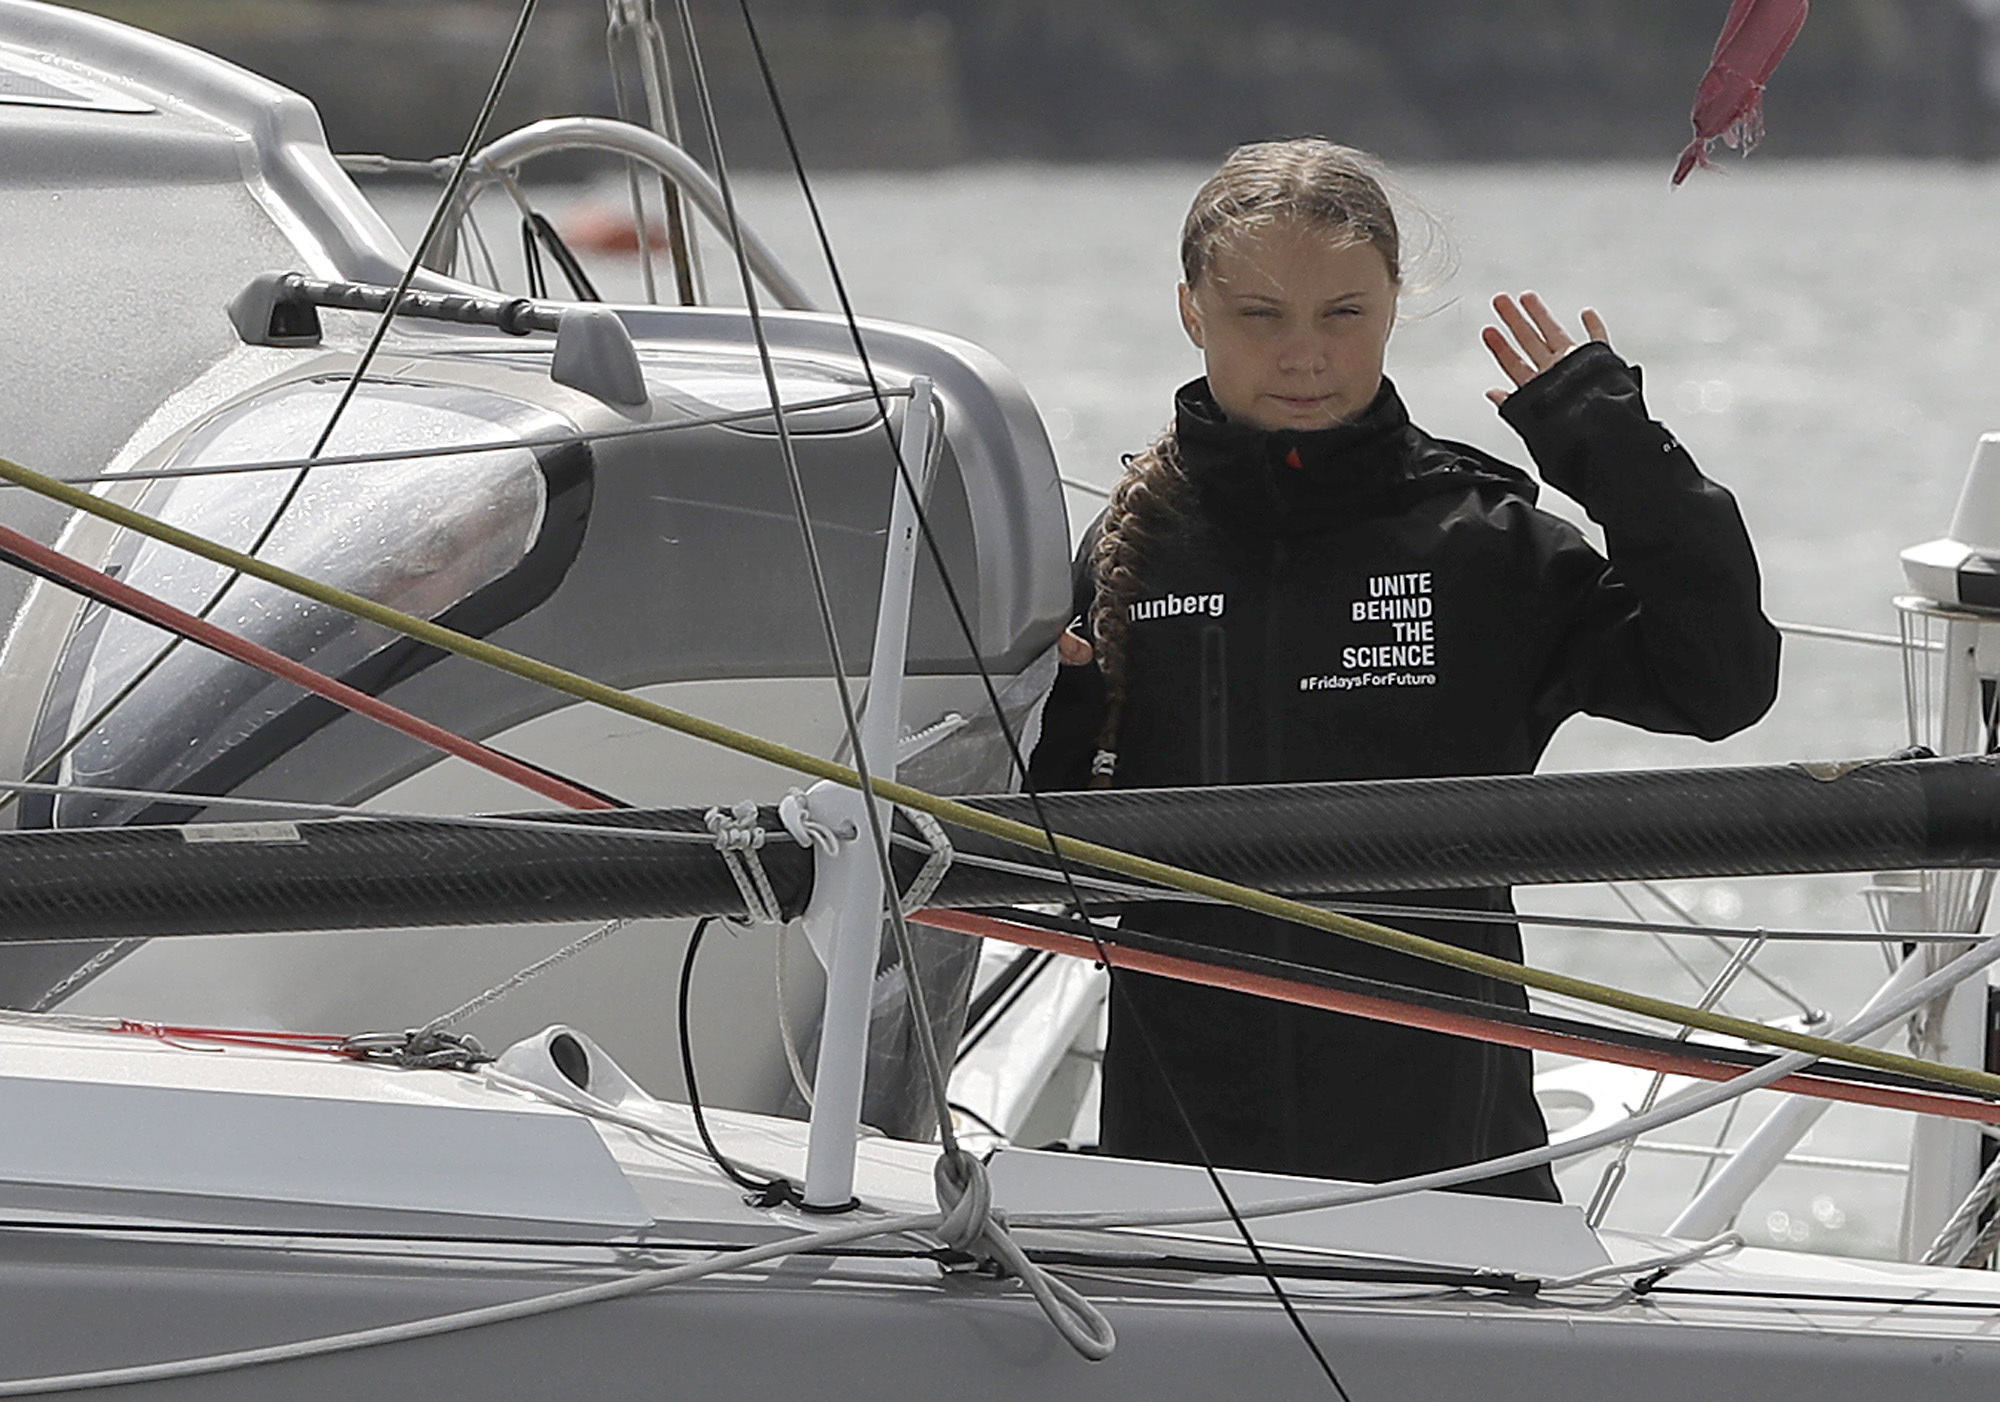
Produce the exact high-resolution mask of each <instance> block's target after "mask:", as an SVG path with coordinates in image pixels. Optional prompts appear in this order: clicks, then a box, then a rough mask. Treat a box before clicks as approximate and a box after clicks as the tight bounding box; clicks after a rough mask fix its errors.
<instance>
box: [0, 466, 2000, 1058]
mask: <svg viewBox="0 0 2000 1402" xmlns="http://www.w3.org/2000/svg"><path fill="white" fill-rule="evenodd" d="M0 477H6V478H9V479H11V480H13V481H16V482H20V483H23V484H26V485H30V486H33V487H34V488H35V490H36V491H37V492H39V493H40V494H42V495H44V496H48V497H50V498H52V499H54V500H57V501H61V502H65V503H67V504H69V505H72V506H75V507H77V508H78V509H80V510H83V511H86V512H89V513H90V514H91V515H94V516H98V517H101V518H103V519H105V520H109V521H113V522H115V523H117V524H119V525H124V526H129V527H130V528H132V529H134V530H137V531H139V532H141V533H142V534H145V535H148V536H151V537H152V538H154V539H156V540H160V541H163V542H165V543H167V544H171V545H174V546H176V547H178V548H181V549H185V550H189V551H191V552H193V553H195V554H198V555H201V556H203V557H204V558H206V559H210V560H213V561H215V562H217V563H220V564H227V565H230V566H231V567H233V568H240V569H242V570H243V571H244V572H245V573H247V574H252V575H255V576H256V577H257V578H260V579H264V580H266V581H268V582H270V583H274V584H280V585H282V586H284V587H285V588H287V589H290V590H293V591H294V592H297V593H300V594H303V595H304V596H306V597H307V598H312V599H316V600H318V601H319V602H321V603H325V604H327V605H329V606H330V607H333V608H338V609H340V610H341V611H343V612H345V613H350V614H353V615H355V616H356V617H360V618H365V619H367V620H369V621H370V622H376V623H381V624H382V625H383V626H385V627H388V628H391V629H393V630H395V631H396V632H399V633H402V634H404V635H405V636H408V637H412V638H415V639H417V640H418V641H420V642H426V643H430V644H431V645H432V646H435V647H440V648H443V649H444V650H446V651H448V652H452V653H456V654H458V655H460V656H464V657H467V658H470V659H472V660H473V661H476V662H479V663H481V664H483V665H486V666H490V667H493V668H495V669H496V670H499V671H503V672H506V673H508V674H509V675H512V676H517V677H520V678H522V679H524V680H527V681H532V682H535V683H537V684H539V685H543V686H548V687H551V688H553V689H555V690H557V691H561V692H563V693H564V694H566V695H570V696H574V697H576V698H577V699H578V700H583V701H591V702H594V703H596V704H599V705H602V706H604V707H606V708H608V709H610V710H614V711H617V712H620V713H621V714H624V715H629V716H633V717H636V718H638V719H641V720H645V721H648V722H649V723H652V724H656V725H661V726H665V727H667V728H669V729H673V730H676V731H679V732H680V733H682V734H686V735H690V736H694V737H697V738H700V739H704V740H707V741H710V742H712V743H715V744H719V745H722V746H724V747H726V748H728V749H732V750H735V751H736V752H738V753H740V754H744V755H749V756H753V757H755V758H758V759H762V760H766V761H768V762H770V763H773V764H777V765H780V766H783V767H785V768H788V769H792V770H795V771H797V772H799V773H802V774H810V775H812V776H814V777H816V778H821V779H829V780H832V781H833V782H835V783H838V784H842V785H844V786H846V787H849V788H856V789H858V788H859V787H860V776H859V775H858V774H857V773H856V772H855V771H854V770H853V769H851V768H849V767H848V766H846V765H843V764H837V763H835V762H833V761H831V760H826V759H822V758H820V757H819V756H817V755H813V754H808V753H807V752H805V751H803V750H799V749H796V748H794V747H792V746H789V745H783V744H779V743H777V742H776V741H772V740H765V739H762V738H760V737H758V736H755V735H750V734H747V733H745V732H743V731H740V730H737V729H735V728H734V727H731V726H726V725H722V724H720V723H718V722H716V721H712V720H708V719H706V718H704V717H701V716H696V715H691V714H689V713H687V712H685V711H679V710H676V709H674V708H673V707H670V706H663V705H661V704H659V703H658V702H655V701H650V700H647V699H646V698H644V697H639V696H633V695H630V694H628V693H626V692H623V691H620V690H619V689H618V688H616V687H613V686H608V685H606V684H604V683H602V682H597V681H593V680H591V679H589V678H587V677H582V676H579V675H577V674H576V673H574V672H571V671H568V670H566V669H564V668H561V667H556V666H553V665H551V664H549V663H546V662H541V661H538V660H536V659H534V658H530V657H524V656H522V655H521V654H520V653H517V652H513V651H511V650H510V649H507V648H504V647H500V646H499V645H497V644H495V643H492V642H490V641H487V640H485V639H482V638H474V637H471V636H468V635H467V634H464V633H460V632H456V631H454V630H453V629H450V628H445V627H442V626H440V625H438V624H436V623H431V622H427V621H426V620H424V619H420V618H416V617H413V616H412V615H410V614H407V613H404V612H402V611H400V610H398V609H393V608H389V607H387V606H386V605H383V604H379V603H376V602H374V601H373V600H370V599H366V598H363V597H361V596H360V595H357V594H352V593H349V592H347V591H346V590H342V589H336V588H334V587H332V586H330V585H327V584H324V583H321V582H319V581H317V580H312V579H308V578H306V577H304V576H301V575H299V574H297V573H296V572H294V571H291V570H286V569H283V568H281V567H279V566H276V565H272V564H270V563H268V562H267V561H263V560H258V559H255V558H254V557H251V556H248V555H245V554H243V553H242V552H240V551H236V550H231V549H229V548H228V547H227V546H223V545H219V544H217V543H216V542H214V541H211V540H206V539H204V538H202V537H200V536H198V535H195V534H194V533H193V532H190V531H185V530H182V529H180V528H179V527H177V526H170V525H168V524H166V523H165V522H163V521H160V520H157V519H155V518H153V517H150V516H147V515H145V514H144V513H142V512H137V511H133V510H132V509H130V508H129V507H125V506H121V505H119V504H118V503H116V502H112V501H109V500H106V499H104V498H101V497H96V496H92V495H91V494H89V493H88V492H80V491H77V490H76V489H75V488H73V487H65V486H63V485H62V484H60V483H58V482H55V481H52V480H51V479H49V478H47V477H45V476H43V475H42V474H40V473H37V472H34V471H31V470H30V469H28V468H25V467H22V466H21V465H20V464H19V463H16V462H13V461H11V460H9V459H6V458H0ZM872 782H873V789H874V793H875V796H876V797H877V798H878V799H883V800H886V801H888V802H890V803H893V804H900V805H902V806H904V807H907V808H913V809H915V810H917V811H918V812H922V813H927V814H929V815H930V816H932V817H934V818H937V819H939V820H941V821H943V822H947V823H951V824H954V825H956V826H958V827H962V828H966V829H968V830H971V831H974V832H980V833H984V834H986V835H987V836H990V837H993V838H996V839H999V840H1001V841H1005V842H1010V843H1015V844H1018V845H1021V846H1024V847H1027V848H1029V849H1031V850H1034V851H1039V852H1050V851H1051V850H1052V849H1051V834H1050V833H1049V832H1048V831H1047V830H1045V829H1042V828H1037V827H1033V826H1031V825H1029V824H1026V823H1021V822H1017V821H1015V820H1013V819H1009V818H1004V817H1000V816H998V815H996V814H993V813H988V812H985V811H983V810H981V809H978V808H975V807H972V806H971V805H969V804H966V803H962V802H960V801H958V800H956V799H950V798H942V797H939V796H938V795H936V794H932V793H928V792H926V791H925V790H923V789H919V788H916V787H914V786H912V785H909V784H904V783H899V782H896V781H893V780H887V779H880V778H877V779H874V780H873V781H872ZM1053 851H1054V852H1055V853H1056V854H1057V855H1059V856H1060V857H1062V858H1066V859H1068V860H1071V861H1079V862H1085V863H1089V864H1091V865H1093V866H1097V867H1100V868H1103V869H1106V870H1109V871H1114V872H1118V873H1121V874H1123V875H1126V876H1129V877H1136V878H1139V879H1141V880H1148V881H1161V882H1167V883H1171V884H1173V885H1175V886H1177V887H1179V888H1180V889H1183V890H1187V891H1190V892H1193V893H1195V894H1198V895H1206V896H1213V897H1217V898H1220V899H1223V900H1227V901H1229V902H1230V903H1232V904H1235V905H1239V906H1241V907H1243V908H1244V909H1248V910H1255V911H1259V912H1262V913H1264V914H1267V915H1275V916H1277V917H1278V918H1280V919H1283V920H1289V921H1292V922H1294V923H1296V924H1300V925H1305V926H1308V927H1310V928H1312V929H1317V930H1325V931H1328V932H1330V933H1332V934H1337V935H1343V936H1346V937H1348V938H1353V939H1358V940H1361V941H1362V942H1364V943H1368V944H1374V945H1378V946H1380V947H1383V948H1388V949H1394V950H1398V951H1400V952H1402V953H1406V954H1410V955H1413V956H1415V957H1417V958H1422V959H1428V960H1430V961H1432V962H1434V963H1442V964H1446V965H1449V966H1452V967H1455V968H1459V969H1462V970H1465V971H1466V972H1470V973H1477V974H1483V975H1486V976H1488V977H1491V978H1496V979H1499V980H1502V981H1504V982H1507V983H1516V984H1521V985H1524V986H1526V987H1528V988H1533V989H1537V990H1539V991H1541V992H1544V993H1557V994H1566V995H1568V996H1571V997H1576V998H1582V999H1584V1000H1586V1001H1588V1002H1592V1003H1596V1004H1599V1005H1602V1006H1605V1007H1611V1008H1616V1009H1619V1010H1621V1011H1624V1012H1628V1013H1635V1014H1639V1015H1643V1016H1647V1017H1655V1018H1659V1019H1661V1020H1663V1021H1666V1022H1673V1023H1692V1024H1693V1025H1694V1026H1696V1027H1698V1028H1701V1029H1702V1030H1704V1031H1709V1032H1719V1033H1722V1034H1723V1035H1725V1036H1732V1037H1743V1038H1746V1039H1748V1040H1752V1041H1761V1042H1766V1043H1770V1044H1772V1045H1775V1046H1783V1047H1786V1048H1789V1049H1791V1050H1793V1051H1798V1052H1802V1053H1805V1054H1807V1055H1809V1056H1811V1057H1830V1058H1833V1059H1836V1060H1843V1061H1849V1062H1854V1063H1857V1064H1860V1065H1864V1066H1875V1067H1878V1068H1881V1069H1885V1070H1896V1071H1907V1072H1914V1073H1916V1074H1924V1075H1935V1076H1937V1077H1938V1078H1940V1079H1943V1080H1946V1081H1949V1082H1951V1083H1953V1084H1955V1085H1959V1086H1962V1087H1964V1088H1966V1089H1969V1090H1973V1091H1975V1092H1978V1093H1980V1094H1987V1093H1993V1092H1996V1091H2000V1076H1995V1075H1993V1074H1991V1073H1988V1072H1985V1071H1979V1070H1974V1069H1971V1068H1968V1067H1956V1066H1943V1065H1938V1064H1935V1063H1929V1062H1925V1061H1923V1060H1921V1059H1919V1058H1912V1057H1907V1056H1902V1055H1899V1054H1897V1053H1894V1052H1887V1051H1882V1050H1880V1049H1877V1048H1874V1047H1863V1046H1853V1045H1845V1044H1842V1043H1840V1042H1838V1041H1834V1040H1832V1039H1829V1038H1825V1037H1816V1036H1811V1035H1809V1034H1806V1033H1800V1032H1793V1031H1790V1030H1789V1029H1786V1028H1782V1027H1771V1026H1767V1025H1765V1024H1762V1023H1755V1022H1750V1021H1748V1020H1746V1019H1742V1018H1735V1017H1726V1016H1723V1015H1720V1014H1716V1013H1703V1012H1701V1011H1700V1010H1699V1009H1696V1008H1692V1007H1689V1006H1687V1005H1685V1004H1681V1003H1675V1002H1673V1001H1672V1000H1670V999H1665V998H1658V997H1653V996H1651V995H1648V994H1642V993H1636V992H1632V991H1630V990H1625V989H1618V988H1613V987H1610V986H1608V985H1605V984H1600V983H1597V982H1595V981H1593V980H1590V979H1584V978H1578V977H1575V976H1573V975H1569V974H1561V973H1556V972H1554V971H1552V970H1549V969H1542V968H1535V967H1532V966H1528V965H1522V964H1517V963H1514V962H1512V961H1511V960H1506V959H1500V958H1496V957H1492V956H1487V955H1481V954H1478V953H1475V952H1473V951H1469V950H1466V949H1462V948H1460V947H1458V946H1456V945H1451V944H1447V943H1443V942H1440V941H1437V940H1432V939H1426V938H1424V937H1422V936H1418V935H1412V934H1409V933H1407V932H1405V931H1401V930H1397V929H1393V928H1391V927H1389V926H1386V925H1378V924H1375V923H1373V922H1370V921H1364V920H1358V919H1355V918H1354V917H1352V916H1346V915H1340V914H1338V913H1336V912H1333V911H1329V910H1322V909H1320V908H1319V907H1317V906H1314V905H1311V904H1308V903H1306V902H1304V901H1300V900H1295V899H1291V898H1288V897H1284V896H1274V895H1271V894H1269V893H1267V892H1263V891H1258V890H1256V889H1254V888H1252V887H1249V886H1245V885H1242V884H1241V883H1239V882H1233V881H1224V880H1220V879H1218V878H1215V877H1211V876H1207V875H1204V874H1202V873H1200V872H1196V871H1190V870H1188V869H1186V868H1182V867H1176V866H1173V865H1172V864H1170V863H1167V862H1160V861H1155V860H1153V859H1151V858H1147V857H1141V856H1137V855H1134V854H1132V853H1129V852H1122V851H1119V850H1118V849H1116V848H1113V847H1108V846H1105V845H1104V844H1102V843H1097V842H1088V841H1084V840H1082V839H1078V838H1074V837H1068V836H1064V835H1062V834H1055V835H1054V836H1053ZM1946 967H1947V968H1953V967H1957V964H1956V963H1954V964H1951V965H1947V966H1946Z"/></svg>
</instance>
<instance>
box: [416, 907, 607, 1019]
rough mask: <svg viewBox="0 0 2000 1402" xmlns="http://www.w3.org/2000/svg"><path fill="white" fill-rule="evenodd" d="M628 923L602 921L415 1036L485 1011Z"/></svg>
mask: <svg viewBox="0 0 2000 1402" xmlns="http://www.w3.org/2000/svg"><path fill="white" fill-rule="evenodd" d="M631 923H632V922H631V921H630V920H607V921H605V922H604V923H603V924H602V925H599V926H598V927H597V928H596V929H594V930H592V931H591V932H590V933H589V934H587V935H583V936H581V937H579V938H577V939H574V940H571V941H570V942H569V943H568V944H566V945H564V946H563V947H562V948H561V949H558V950H557V951H556V952H555V953H553V954H548V955H544V956H543V957H542V958H540V959H537V960H536V961H535V962H534V963H532V964H530V965H528V966H527V967H526V968H524V969H521V970H519V971H518V972H516V973H513V974H510V975H509V976H508V977H506V978H504V979H502V980H501V981H500V982H499V983H496V984H494V985H493V986H492V987H491V988H489V989H487V990H486V991H485V992H484V993H481V994H480V995H479V996H478V997H476V998H470V999H467V1000H466V1001H465V1002H463V1003H460V1004H459V1005H458V1006H457V1007H455V1008H453V1009H452V1010H451V1011H450V1012H448V1013H446V1014H444V1015H443V1016H442V1017H436V1018H432V1019H431V1020H430V1021H429V1022H427V1023H425V1024H424V1025H423V1027H422V1029H421V1030H420V1031H419V1032H418V1033H417V1035H418V1036H419V1037H425V1036H429V1035H430V1034H432V1033H434V1032H442V1031H443V1030H444V1029H445V1028H447V1027H449V1026H451V1025H452V1024H453V1023H454V1022H457V1021H459V1020H460V1019H462V1018H467V1017H470V1016H472V1014H474V1013H476V1012H478V1011H479V1010H480V1009H481V1008H485V1007H488V1006H490V1005H492V1004H494V1003H497V1002H499V1001H500V1000H501V999H502V998H505V997H506V996H507V995H508V994H509V993H512V992H513V991H514V990H515V989H517V988H519V987H520V986H521V985H522V984H524V983H526V982H528V980H530V979H533V978H539V977H540V976H541V975H543V974H545V973H547V972H548V971H549V970H550V969H553V968H554V967H555V966H556V965H558V964H560V963H562V962H563V961H564V960H565V959H568V958H570V957H572V956H573V955H576V954H580V953H582V952H583V951H584V950H585V949H588V948H589V947H590V946H591V945H593V944H596V943H597V942H598V941H599V940H601V939H607V938H609V937H610V936H612V935H615V934H617V933H618V932H619V931H620V930H622V929H624V928H625V927H626V926H628V925H630V924H631Z"/></svg>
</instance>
